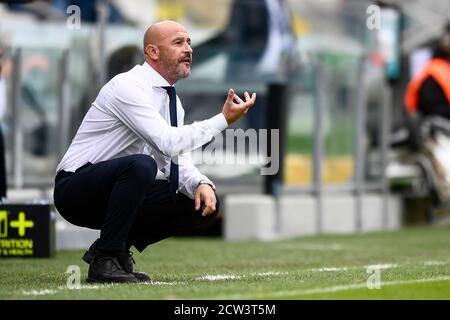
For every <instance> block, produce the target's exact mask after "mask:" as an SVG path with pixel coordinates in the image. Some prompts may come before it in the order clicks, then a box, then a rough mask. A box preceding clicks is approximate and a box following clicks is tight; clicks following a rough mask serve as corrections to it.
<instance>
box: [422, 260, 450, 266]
mask: <svg viewBox="0 0 450 320" xmlns="http://www.w3.org/2000/svg"><path fill="white" fill-rule="evenodd" d="M423 264H424V265H425V266H443V265H445V264H448V262H445V261H425V262H424V263H423Z"/></svg>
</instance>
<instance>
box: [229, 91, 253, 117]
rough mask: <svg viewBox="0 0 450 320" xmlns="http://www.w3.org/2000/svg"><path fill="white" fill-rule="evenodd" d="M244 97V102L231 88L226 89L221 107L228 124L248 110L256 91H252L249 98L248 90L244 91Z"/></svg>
mask: <svg viewBox="0 0 450 320" xmlns="http://www.w3.org/2000/svg"><path fill="white" fill-rule="evenodd" d="M244 99H245V102H244V101H243V100H242V99H241V98H239V96H238V95H237V94H235V93H234V90H233V89H230V90H228V96H227V100H226V101H225V104H224V105H223V109H222V113H223V115H224V117H225V119H226V120H227V122H228V124H232V123H233V122H235V121H237V120H238V119H239V118H241V117H242V116H243V115H244V114H246V113H247V112H248V109H250V108H251V107H252V106H253V105H254V104H255V100H256V93H253V94H252V97H251V98H250V95H249V94H248V92H247V91H245V92H244Z"/></svg>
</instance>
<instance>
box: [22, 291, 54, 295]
mask: <svg viewBox="0 0 450 320" xmlns="http://www.w3.org/2000/svg"><path fill="white" fill-rule="evenodd" d="M56 292H58V290H53V289H41V290H30V291H26V290H22V294H23V295H24V296H45V295H48V294H55V293H56Z"/></svg>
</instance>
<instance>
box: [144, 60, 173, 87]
mask: <svg viewBox="0 0 450 320" xmlns="http://www.w3.org/2000/svg"><path fill="white" fill-rule="evenodd" d="M142 68H143V69H144V72H145V75H146V76H148V77H149V78H150V81H151V84H152V87H170V84H169V82H167V80H166V79H164V78H163V77H162V75H160V74H159V73H158V72H157V71H156V70H155V69H153V67H152V66H151V65H149V64H148V63H147V62H144V64H143V65H142Z"/></svg>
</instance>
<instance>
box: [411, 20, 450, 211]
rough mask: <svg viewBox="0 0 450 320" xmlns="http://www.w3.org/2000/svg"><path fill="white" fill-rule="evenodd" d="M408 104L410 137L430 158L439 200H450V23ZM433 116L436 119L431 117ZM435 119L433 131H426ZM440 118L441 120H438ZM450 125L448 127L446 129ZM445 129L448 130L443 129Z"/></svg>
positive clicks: (414, 81) (414, 82) (413, 84)
mask: <svg viewBox="0 0 450 320" xmlns="http://www.w3.org/2000/svg"><path fill="white" fill-rule="evenodd" d="M405 106H406V111H407V112H408V114H409V116H410V119H411V123H414V124H415V125H414V126H412V127H410V129H409V130H410V136H412V137H414V139H415V141H418V143H416V144H417V145H418V146H419V147H421V149H420V150H421V151H422V152H423V153H424V154H425V155H426V156H427V157H428V159H430V161H431V163H432V165H433V169H434V174H435V176H436V180H437V183H436V184H437V185H436V191H437V196H438V199H440V201H441V202H443V203H448V202H450V161H449V159H450V131H449V130H450V125H449V123H447V124H446V122H445V121H444V122H443V121H442V120H441V121H439V119H447V120H450V24H448V25H447V27H446V28H445V30H444V34H443V36H442V37H441V38H440V39H439V41H438V43H437V45H436V47H435V48H434V50H433V57H432V59H431V60H430V61H428V62H427V63H426V64H425V66H424V67H423V68H422V70H421V71H420V72H419V73H418V75H417V76H415V77H414V78H413V79H412V80H411V81H410V82H409V84H408V87H407V89H406V93H405ZM430 119H432V120H430ZM429 120H430V121H432V122H431V127H430V128H429V129H431V130H423V129H424V128H425V127H424V126H423V124H424V123H428V122H429ZM436 121H439V123H440V124H439V123H436ZM445 127H447V129H445ZM443 128H444V129H443Z"/></svg>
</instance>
